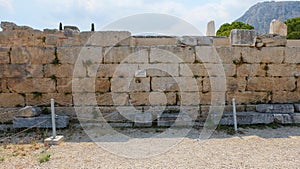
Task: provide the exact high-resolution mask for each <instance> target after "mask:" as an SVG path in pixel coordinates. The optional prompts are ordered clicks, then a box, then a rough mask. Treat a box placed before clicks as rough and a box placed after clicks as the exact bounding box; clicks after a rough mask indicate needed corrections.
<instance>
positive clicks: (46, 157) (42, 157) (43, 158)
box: [38, 152, 51, 163]
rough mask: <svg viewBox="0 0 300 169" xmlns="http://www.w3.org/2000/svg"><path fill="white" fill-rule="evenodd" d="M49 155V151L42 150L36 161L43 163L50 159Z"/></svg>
mask: <svg viewBox="0 0 300 169" xmlns="http://www.w3.org/2000/svg"><path fill="white" fill-rule="evenodd" d="M50 156H51V155H50V154H49V153H47V152H43V153H41V154H40V156H39V157H38V162H40V163H43V162H46V161H49V160H50Z"/></svg>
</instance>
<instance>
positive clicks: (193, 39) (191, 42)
mask: <svg viewBox="0 0 300 169" xmlns="http://www.w3.org/2000/svg"><path fill="white" fill-rule="evenodd" d="M177 43H178V44H179V45H188V46H198V45H199V46H211V45H212V44H213V41H212V38H210V37H205V36H182V37H179V38H178V42H177Z"/></svg>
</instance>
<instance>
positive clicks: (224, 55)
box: [196, 46, 242, 64]
mask: <svg viewBox="0 0 300 169" xmlns="http://www.w3.org/2000/svg"><path fill="white" fill-rule="evenodd" d="M196 49H197V47H196ZM241 50H242V48H240V47H231V46H230V47H228V46H217V47H216V51H217V54H218V57H209V58H208V59H206V60H207V61H208V63H220V62H221V63H224V64H232V63H234V62H237V63H241V62H242V61H241V54H240V53H241ZM197 59H198V58H196V60H197ZM197 61H198V62H203V60H197Z"/></svg>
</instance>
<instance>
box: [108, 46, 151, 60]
mask: <svg viewBox="0 0 300 169" xmlns="http://www.w3.org/2000/svg"><path fill="white" fill-rule="evenodd" d="M148 53H149V51H148V49H147V48H145V47H127V46H125V47H124V46H120V47H112V48H111V47H109V48H105V53H104V63H148V55H149V54H148Z"/></svg>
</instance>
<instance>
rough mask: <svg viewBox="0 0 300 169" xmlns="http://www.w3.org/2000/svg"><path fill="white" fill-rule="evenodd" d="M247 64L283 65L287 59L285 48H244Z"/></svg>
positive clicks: (243, 52) (244, 60)
mask: <svg viewBox="0 0 300 169" xmlns="http://www.w3.org/2000/svg"><path fill="white" fill-rule="evenodd" d="M241 55H242V58H243V62H245V63H258V64H261V63H277V64H281V63H283V61H284V57H285V48H284V47H276V48H274V47H266V48H261V49H260V50H258V49H256V48H243V50H242V51H241Z"/></svg>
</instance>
